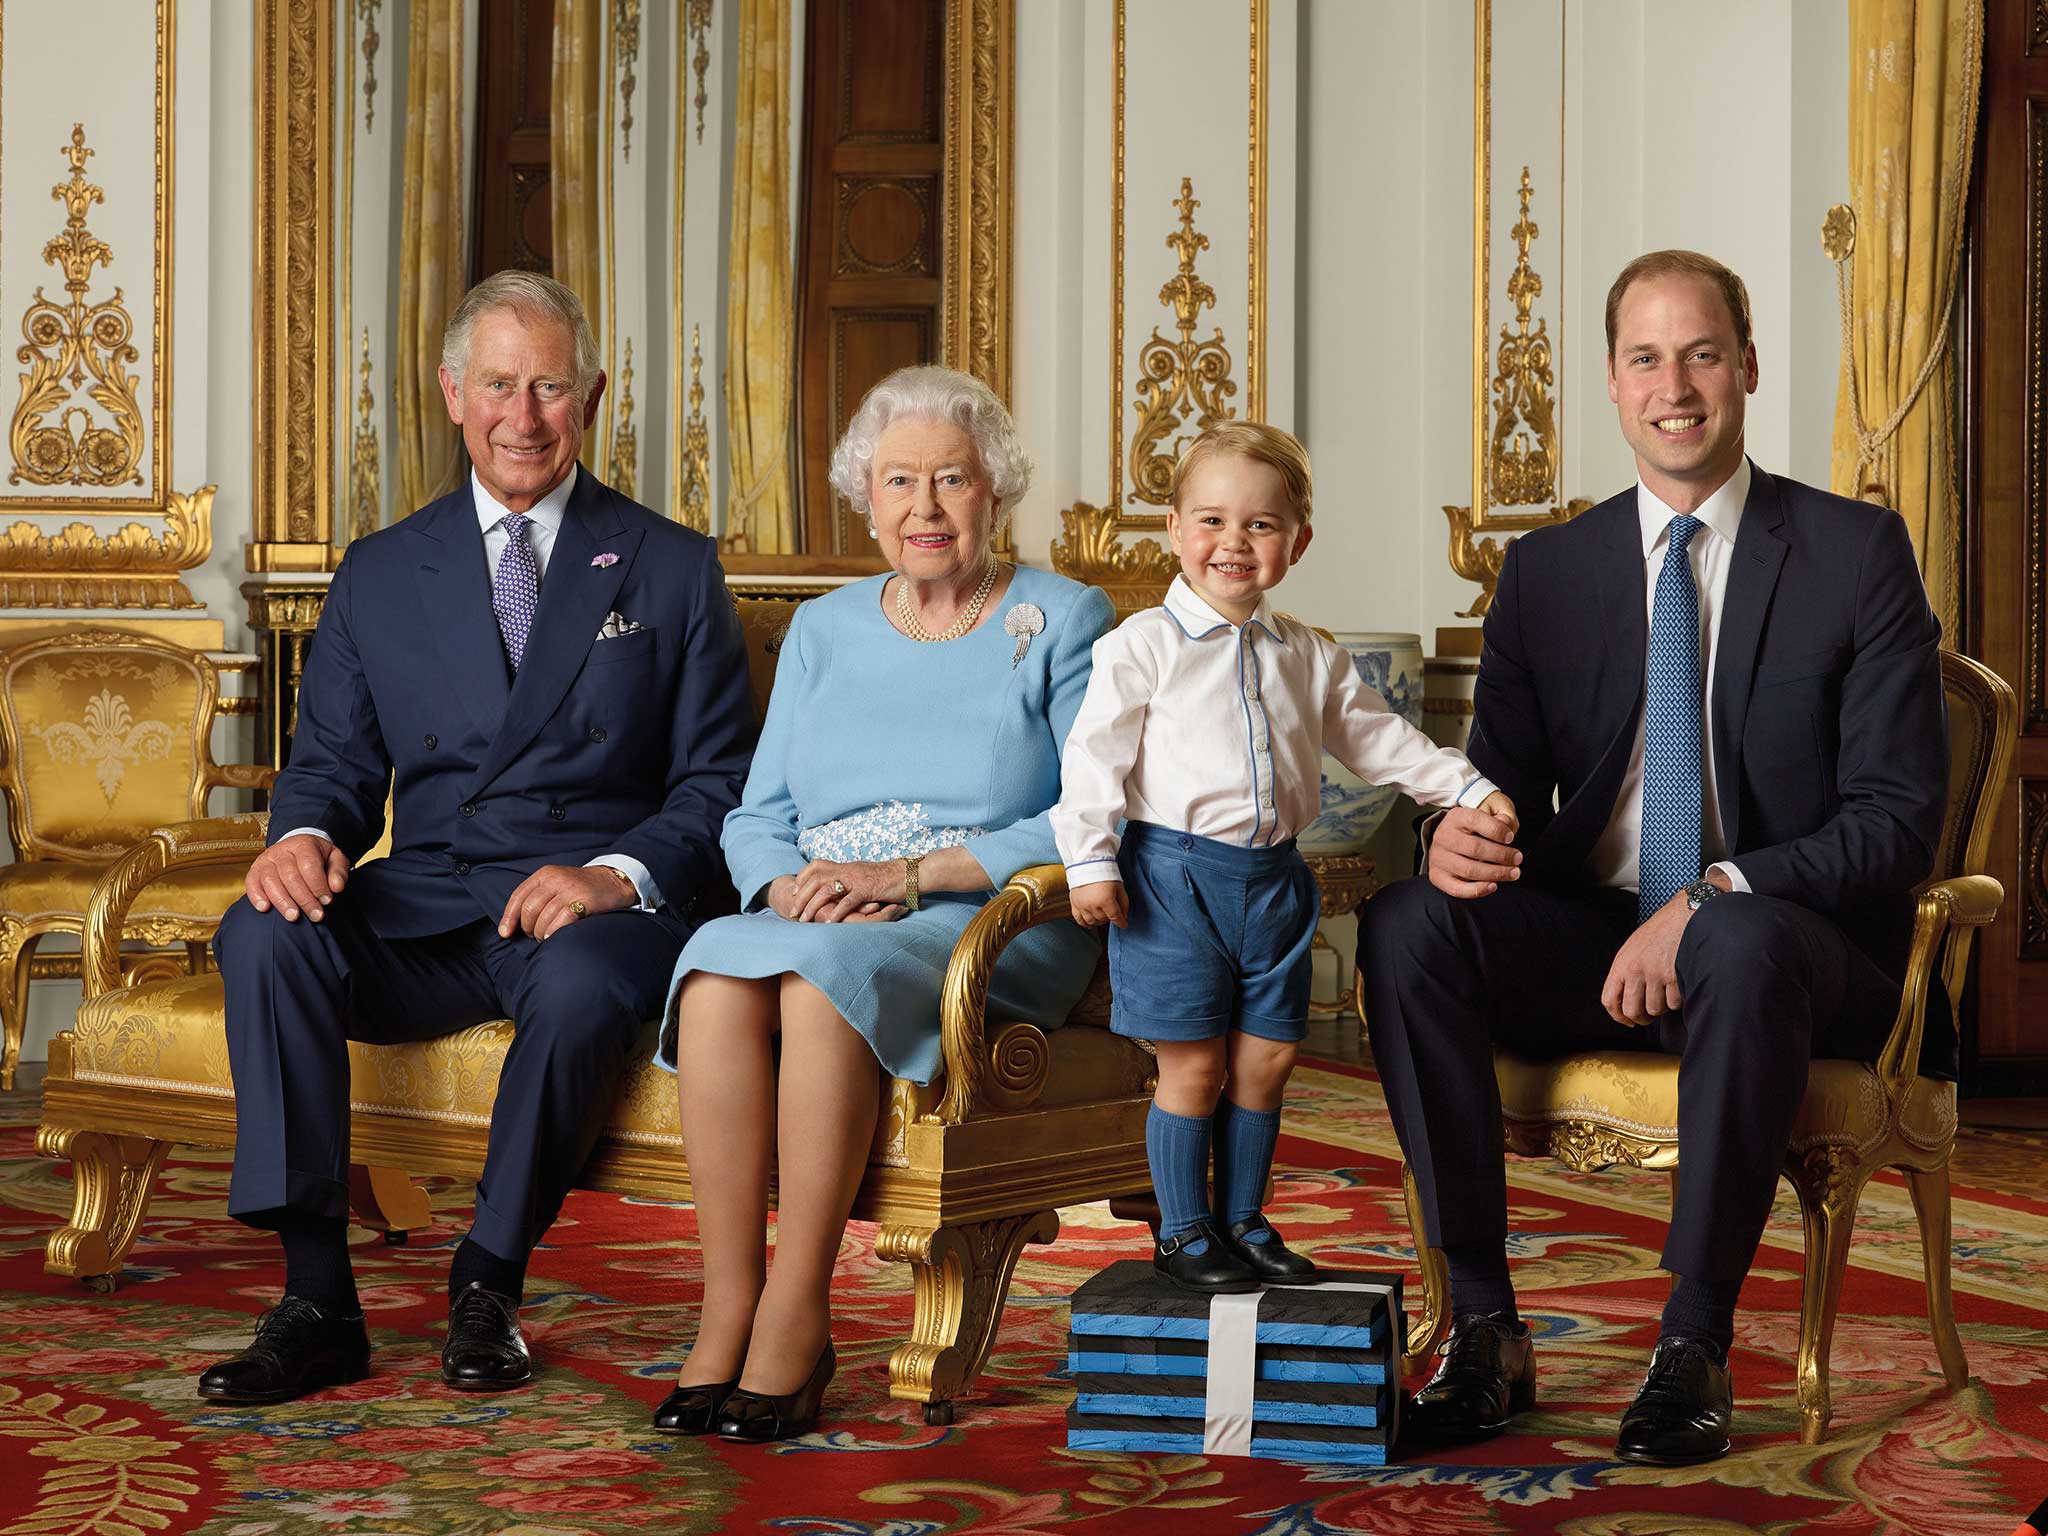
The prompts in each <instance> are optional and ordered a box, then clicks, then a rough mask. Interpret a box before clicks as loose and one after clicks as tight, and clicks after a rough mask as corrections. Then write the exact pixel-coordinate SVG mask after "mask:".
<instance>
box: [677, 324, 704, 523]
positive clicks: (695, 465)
mask: <svg viewBox="0 0 2048 1536" xmlns="http://www.w3.org/2000/svg"><path fill="white" fill-rule="evenodd" d="M682 467H683V474H682V487H683V489H682V500H681V512H680V516H679V518H678V520H679V521H680V522H682V523H683V524H684V525H685V526H686V527H690V528H694V529H696V530H697V531H698V532H699V533H709V532H710V531H711V429H710V426H709V424H708V423H706V421H705V420H704V347H703V338H702V335H701V328H700V327H698V326H695V325H693V326H691V327H690V414H689V416H688V418H687V419H685V421H684V422H683V466H682Z"/></svg>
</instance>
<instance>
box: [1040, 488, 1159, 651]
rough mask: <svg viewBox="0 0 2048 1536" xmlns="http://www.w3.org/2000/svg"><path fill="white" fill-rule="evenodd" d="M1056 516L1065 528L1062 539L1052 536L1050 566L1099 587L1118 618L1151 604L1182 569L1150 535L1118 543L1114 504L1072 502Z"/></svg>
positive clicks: (1065, 574)
mask: <svg viewBox="0 0 2048 1536" xmlns="http://www.w3.org/2000/svg"><path fill="white" fill-rule="evenodd" d="M1060 521H1061V523H1063V524H1064V525H1065V527H1066V530H1067V531H1066V536H1065V537H1064V538H1058V539H1054V540H1053V541H1052V568H1053V569H1054V570H1056V571H1058V572H1059V573H1060V574H1061V575H1063V576H1070V577H1072V578H1073V579H1074V580H1076V581H1080V582H1085V583H1086V584H1087V585H1089V586H1091V587H1101V588H1102V589H1103V590H1104V591H1105V592H1107V593H1108V594H1109V600H1110V604H1111V606H1113V607H1114V608H1115V609H1116V616H1117V618H1118V620H1119V621H1121V620H1123V619H1126V618H1129V617H1130V616H1131V615H1132V614H1134V613H1136V612H1137V611H1138V610H1139V609H1141V608H1151V607H1155V606H1156V605H1157V604H1158V603H1159V601H1160V599H1161V597H1162V596H1163V595H1164V594H1165V592H1166V589H1167V587H1169V586H1170V585H1172V583H1173V577H1174V573H1175V572H1176V571H1178V570H1179V569H1180V562H1179V561H1178V560H1176V559H1175V558H1174V556H1173V553H1172V552H1171V551H1170V550H1168V549H1167V548H1165V546H1163V545H1161V544H1160V543H1159V542H1158V541H1156V540H1154V539H1140V540H1138V541H1137V542H1136V543H1135V544H1124V543H1120V542H1119V541H1118V539H1117V512H1116V508H1114V507H1091V506H1089V505H1088V503H1086V502H1084V501H1083V502H1076V503H1075V504H1074V505H1073V506H1071V507H1069V508H1067V510H1066V511H1064V512H1062V513H1061V514H1060Z"/></svg>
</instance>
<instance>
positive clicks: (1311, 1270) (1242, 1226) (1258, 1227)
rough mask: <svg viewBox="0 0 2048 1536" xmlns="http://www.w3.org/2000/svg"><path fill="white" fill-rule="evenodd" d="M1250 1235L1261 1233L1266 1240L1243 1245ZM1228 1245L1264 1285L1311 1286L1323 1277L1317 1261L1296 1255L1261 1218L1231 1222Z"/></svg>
mask: <svg viewBox="0 0 2048 1536" xmlns="http://www.w3.org/2000/svg"><path fill="white" fill-rule="evenodd" d="M1253 1232H1264V1233H1265V1234H1266V1237H1265V1240H1264V1241H1263V1242H1257V1243H1248V1242H1246V1241H1245V1238H1246V1237H1247V1236H1249V1235H1250V1234H1251V1233H1253ZM1230 1245H1231V1246H1232V1247H1233V1248H1235V1249H1236V1250H1237V1256H1238V1257H1239V1258H1240V1259H1243V1260H1244V1262H1245V1267H1246V1268H1247V1269H1249V1270H1250V1271H1251V1272H1252V1273H1253V1274H1255V1275H1257V1276H1258V1277H1259V1279H1260V1280H1261V1281H1263V1282H1264V1283H1265V1284H1267V1285H1313V1284H1315V1282H1316V1281H1317V1280H1318V1279H1320V1278H1321V1277H1322V1273H1323V1272H1322V1271H1321V1270H1320V1269H1317V1268H1316V1261H1315V1260H1314V1259H1312V1258H1310V1257H1309V1256H1308V1255H1307V1254H1303V1253H1296V1252H1295V1251H1294V1250H1293V1249H1292V1248H1289V1247H1288V1246H1287V1245H1286V1244H1285V1243H1283V1242H1281V1241H1280V1234H1279V1233H1278V1232H1275V1231H1274V1230H1273V1224H1272V1223H1271V1222H1270V1221H1268V1220H1266V1218H1265V1216H1264V1215H1262V1214H1260V1215H1252V1216H1249V1217H1247V1218H1246V1219H1245V1220H1243V1221H1234V1222H1232V1223H1231V1224H1230Z"/></svg>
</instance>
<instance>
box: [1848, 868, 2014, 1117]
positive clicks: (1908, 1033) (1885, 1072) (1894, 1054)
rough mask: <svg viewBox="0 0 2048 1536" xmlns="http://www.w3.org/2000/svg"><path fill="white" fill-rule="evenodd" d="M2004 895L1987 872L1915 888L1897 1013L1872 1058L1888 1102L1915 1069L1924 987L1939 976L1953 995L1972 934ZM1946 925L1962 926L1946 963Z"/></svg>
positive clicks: (1903, 1088) (1991, 916)
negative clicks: (1910, 940) (1916, 896)
mask: <svg viewBox="0 0 2048 1536" xmlns="http://www.w3.org/2000/svg"><path fill="white" fill-rule="evenodd" d="M2004 901H2005V887H2004V886H2002V885H2000V884H1999V883H1998V882H1997V881H1996V880H1994V879H1992V878H1991V877H1990V876H1989V875H1959V876H1957V877H1956V878H1955V879H1953V880H1937V881H1936V882H1935V883H1934V884H1932V885H1930V886H1928V887H1927V889H1926V890H1924V891H1922V892H1921V893H1920V899H1919V902H1918V904H1917V905H1916V906H1915V908H1914V911H1913V944H1912V948H1911V949H1909V950H1908V951H1907V953H1906V980H1905V987H1904V990H1903V991H1902V992H1901V993H1900V996H1899V1016H1898V1018H1897V1019H1895V1020H1893V1022H1892V1031H1891V1034H1890V1036H1889V1037H1888V1038H1887V1039H1886V1040H1885V1043H1884V1050H1883V1051H1882V1052H1881V1053H1879V1055H1878V1058H1877V1075H1878V1077H1879V1078H1881V1079H1882V1080H1883V1081H1884V1083H1885V1086H1886V1088H1887V1089H1888V1090H1889V1091H1890V1093H1891V1095H1892V1099H1893V1102H1894V1103H1897V1102H1898V1101H1899V1099H1900V1096H1901V1095H1903V1094H1904V1093H1905V1091H1906V1090H1907V1089H1908V1088H1910V1087H1911V1086H1912V1085H1913V1079H1914V1078H1915V1077H1917V1076H1918V1075H1919V1072H1920V1041H1921V1037H1922V1036H1923V1035H1924V1034H1925V1033H1926V1030H1927V989H1928V987H1929V986H1931V985H1932V984H1933V982H1934V979H1935V978H1936V976H1940V977H1941V979H1942V981H1943V983H1944V984H1945V985H1946V986H1947V987H1948V988H1949V996H1950V997H1951V998H1953V997H1954V996H1955V993H1956V989H1957V984H1958V983H1959V982H1960V981H1961V980H1962V976H1963V972H1964V969H1965V968H1966V967H1967V966H1968V964H1969V960H1970V942H1971V939H1972V935H1971V934H1970V933H1969V932H1968V930H1970V929H1973V928H1982V927H1984V926H1985V925H1986V924H1987V923H1989V922H1991V921H1992V920H1993V919H1994V918H1996V917H1997V916H1998V909H1999V907H2000V906H2001V905H2002V904H2003V903H2004ZM1951 928H1959V929H1962V930H1964V931H1963V932H1961V933H1958V934H1956V935H1955V936H1954V938H1953V941H1952V942H1951V944H1950V947H1949V953H1948V958H1947V963H1946V964H1942V965H1940V967H1939V969H1938V970H1937V963H1938V962H1940V961H1941V959H1942V940H1943V939H1944V938H1947V937H1948V936H1949V930H1950V929H1951Z"/></svg>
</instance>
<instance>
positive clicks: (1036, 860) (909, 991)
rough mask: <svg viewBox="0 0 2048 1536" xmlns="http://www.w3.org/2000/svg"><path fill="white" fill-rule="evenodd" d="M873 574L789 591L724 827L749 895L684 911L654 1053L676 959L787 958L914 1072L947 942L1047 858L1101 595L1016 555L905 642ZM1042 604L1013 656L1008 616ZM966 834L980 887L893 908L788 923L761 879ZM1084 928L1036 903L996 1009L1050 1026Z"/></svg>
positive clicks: (666, 1047)
mask: <svg viewBox="0 0 2048 1536" xmlns="http://www.w3.org/2000/svg"><path fill="white" fill-rule="evenodd" d="M885 580H886V578H884V577H881V576H875V577H871V578H869V579H868V580H866V581H860V582H854V583H852V584H850V585H848V586H844V587H841V588H839V589H837V590H836V591H833V592H829V593H827V594H826V595H824V596H823V597H818V598H813V599H812V600H811V601H810V602H808V603H805V604H804V605H803V606H802V607H801V608H799V609H798V610H797V613H796V617H795V619H794V620H793V621H792V622H791V624H790V627H789V635H788V637H787V638H786V639H785V640H784V642H783V647H782V654H781V657H780V659H779V661H778V663H777V670H776V674H775V690H774V692H773V694H772V695H771V696H770V698H769V703H768V719H767V722H766V724H765V725H764V726H763V727H762V731H761V743H760V746H759V747H758V748H757V749H756V751H755V753H754V765H753V770H752V772H750V773H749V774H748V776H747V788H746V793H745V794H744V795H743V796H742V798H741V800H740V804H739V806H738V808H737V809H735V810H734V811H733V812H732V813H731V814H730V815H728V816H727V817H726V818H725V831H724V834H723V837H722V838H721V843H722V845H723V847H724V849H725V858H726V863H727V865H728V867H730V869H731V870H732V878H733V884H734V886H735V887H736V888H737V889H738V890H739V893H740V898H741V901H742V902H743V903H744V905H745V907H746V908H747V910H746V911H744V912H743V913H741V914H740V915H738V916H735V917H721V918H718V919H716V920H714V921H712V922H709V923H706V924H705V925H704V926H703V927H702V928H699V929H698V930H697V932H696V933H695V934H693V935H692V936H691V938H690V941H689V943H688V944H686V945H685V946H684V947H683V953H682V956H681V958H680V959H679V960H677V962H676V974H675V980H674V981H673V982H672V983H671V985H670V988H669V1000H668V1006H667V1008H666V1009H665V1010H664V1018H665V1019H667V1020H669V1021H670V1026H671V1027H665V1028H664V1029H663V1032H662V1045H661V1048H660V1051H659V1052H658V1054H657V1055H656V1057H655V1061H656V1063H657V1064H658V1065H660V1066H662V1067H665V1068H667V1069H668V1070H670V1071H673V1070H674V1060H673V1040H674V1037H673V1034H672V1032H671V1028H672V1024H673V1019H674V1013H675V1000H676V994H677V991H678V990H679V989H680V988H681V986H682V983H683V978H684V977H685V976H687V975H689V974H690V973H691V972H692V971H708V972H711V973H713V974H715V975H720V976H738V977H747V978H760V977H768V976H779V975H782V974H783V973H785V972H792V971H793V972H795V973H796V974H797V975H799V976H801V977H803V978H804V980H806V981H808V982H810V983H811V984H812V985H813V986H815V987H816V988H818V990H819V991H821V992H823V993H824V994H825V995H826V996H827V997H828V998H830V999H831V1000H832V1005H833V1007H835V1008H836V1009H838V1010H839V1013H840V1016H841V1017H843V1018H844V1019H845V1020H846V1021H847V1022H848V1023H849V1024H851V1025H852V1026H853V1027H854V1028H855V1029H857V1030H859V1031H860V1032H861V1034H862V1035H863V1036H864V1037H866V1039H867V1041H868V1043H869V1044H870V1045H872V1046H873V1047H874V1049H875V1055H876V1056H877V1057H879V1058H880V1059H881V1062H882V1065H883V1066H884V1067H885V1068H887V1069H888V1071H889V1072H890V1073H891V1074H892V1075H894V1076H897V1077H906V1078H909V1079H911V1080H912V1081H913V1082H919V1083H928V1082H930V1081H931V1080H932V1078H933V1077H935V1076H936V1075H937V1074H938V1072H939V1070H940V1066H941V1061H940V1055H939V992H940V987H941V985H942V984H943V982H944V981H945V977H946V965H947V962H948V961H949V960H951V958H952V954H953V946H954V943H955V942H956V941H957V940H958V939H959V937H960V934H961V932H962V931H963V930H964V929H965V928H966V927H967V924H968V921H969V919H971V918H972V917H973V916H974V914H975V913H976V912H977V911H979V910H980V908H981V907H982V905H983V904H984V903H986V902H987V901H988V899H989V898H990V897H991V896H993V895H994V894H995V891H996V890H998V889H1000V888H1001V887H1002V885H1003V884H1004V882H1006V881H1007V880H1008V879H1009V878H1010V877H1011V876H1012V875H1014V874H1015V873H1017V871H1019V870H1021V869H1028V868H1029V867H1031V866H1032V865H1034V864H1057V863H1059V861H1060V856H1059V850H1058V849H1057V847H1056V846H1055V845H1054V843H1053V836H1052V827H1051V823H1050V820H1049V817H1048V812H1049V811H1050V810H1051V808H1052V806H1053V805H1054V804H1055V803H1056V802H1057V801H1058V799H1059V794H1060V749H1061V747H1062V746H1063V745H1064V744H1065V742H1066V738H1067V729H1068V727H1070V726H1071V725H1072V724H1073V723H1074V715H1075V712H1076V711H1077V710H1079V709H1080V707H1081V698H1082V695H1083V694H1085V693H1086V692H1087V688H1088V673H1089V666H1090V648H1091V647H1092V646H1093V645H1094V643H1095V641H1096V639H1097V638H1098V637H1099V636H1100V635H1102V634H1103V633H1104V632H1105V631H1106V630H1108V629H1109V627H1110V625H1111V622H1112V612H1111V609H1110V604H1109V599H1108V598H1107V597H1106V596H1105V595H1104V594H1103V593H1102V592H1101V591H1100V590H1099V589H1097V588H1094V587H1084V586H1082V585H1081V584H1080V583H1079V582H1074V581H1069V580H1067V579H1066V578H1065V577H1064V576H1054V575H1051V574H1049V573H1047V572H1044V571H1034V570H1030V569H1028V568H1025V567H1021V566H1020V567H1019V568H1018V569H1017V572H1016V575H1015V577H1014V578H1013V579H1012V580H1011V582H1010V587H1009V590H1008V591H1007V592H1006V593H1005V594H1004V595H1003V597H1002V598H1001V600H1000V601H999V602H998V603H996V604H995V605H994V607H995V611H994V612H993V613H992V614H991V615H990V616H989V617H988V618H987V619H986V620H984V621H983V623H982V624H981V626H980V628H978V629H976V630H974V631H973V632H972V633H970V634H966V635H963V636H961V637H960V638H959V639H957V640H947V641H943V642H939V643H928V642H920V641H916V640H912V639H909V638H908V637H907V636H905V635H903V634H901V633H899V632H898V631H897V629H896V627H895V626H894V625H893V624H891V623H890V622H889V620H888V618H887V616H886V615H885V614H884V613H883V611H882V604H881V598H882V588H883V585H884V583H885ZM1027 604H1028V605H1032V606H1035V607H1036V608H1037V609H1038V610H1039V612H1040V613H1041V614H1042V615H1043V621H1044V628H1043V630H1042V632H1040V633H1038V634H1036V635H1033V636H1031V637H1029V638H1030V644H1029V645H1028V646H1027V647H1026V648H1025V650H1024V654H1023V657H1022V659H1021V660H1016V661H1015V663H1014V665H1013V657H1015V655H1016V652H1017V648H1018V641H1019V637H1018V636H1016V635H1013V634H1009V633H1006V632H1005V620H1006V619H1008V618H1010V616H1011V615H1012V614H1013V613H1015V612H1016V610H1017V609H1019V608H1020V606H1022V605H1027ZM954 845H963V846H965V847H966V849H967V851H968V852H969V853H971V854H973V855H974V857H975V858H976V859H977V860H978V861H979V862H980V864H981V867H982V868H983V869H985V870H986V871H988V877H989V880H990V882H991V888H990V889H989V890H987V891H980V892H971V893H970V892H947V893H934V894H932V895H929V896H927V897H926V898H925V900H924V904H923V906H922V907H921V909H920V910H919V911H916V912H912V913H909V914H907V915H906V916H904V917H903V918H901V919H900V920H899V921H896V922H893V923H797V922H791V921H789V920H788V919H786V918H783V917H780V916H778V915H777V914H775V913H774V912H772V911H769V910H767V908H766V900H767V892H768V886H769V884H770V882H772V881H773V880H775V879H776V878H777V877H778V876H781V875H793V874H796V873H797V872H798V871H799V870H801V869H802V868H803V867H804V865H805V864H807V863H808V862H809V861H810V860H812V859H814V858H823V859H833V860H837V861H846V860H881V859H894V858H902V857H904V856H906V855H908V854H914V853H925V852H929V851H931V850H933V849H935V848H944V847H950V846H954ZM1099 953H1100V944H1099V942H1098V941H1097V939H1096V938H1095V937H1094V936H1093V935H1092V934H1089V933H1087V932H1086V931H1084V930H1083V929H1081V928H1078V927H1076V926H1075V925H1074V924H1072V923H1048V924H1046V925H1045V926H1043V927H1039V928H1034V929H1032V930H1031V931H1030V932H1028V933H1026V934H1024V935H1022V936H1021V937H1020V938H1018V939H1017V940H1016V942H1014V943H1013V944H1011V945H1010V947H1009V948H1008V949H1007V950H1006V951H1004V954H1003V957H1002V960H1001V961H1000V963H999V964H998V965H997V967H996V973H995V977H994V979H993V982H992V984H991V987H990V995H989V1013H990V1016H991V1017H992V1018H994V1017H1000V1018H1002V1019H1005V1020H1012V1019H1022V1020H1026V1021H1029V1022H1031V1023H1034V1024H1037V1025H1039V1026H1041V1027H1044V1028H1050V1027H1052V1026H1054V1025H1057V1024H1059V1023H1060V1022H1061V1021H1062V1020H1064V1019H1065V1018H1066V1016H1067V1013H1068V1010H1070V1009H1071V1008H1072V1007H1073V1005H1074V1003H1075V1002H1076V1001H1077V1000H1078V999H1079V998H1080V996H1081V993H1082V992H1083V991H1084V990H1085V989H1086V987H1087V985H1088V978H1089V976H1090V975H1091V974H1092V973H1093V971H1094V969H1095V962H1096V958H1097V956H1098V955H1099Z"/></svg>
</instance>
